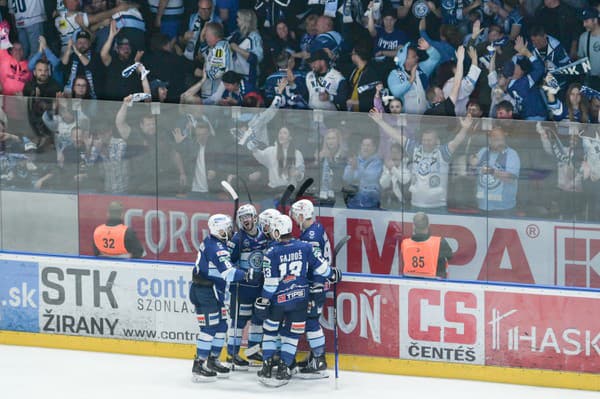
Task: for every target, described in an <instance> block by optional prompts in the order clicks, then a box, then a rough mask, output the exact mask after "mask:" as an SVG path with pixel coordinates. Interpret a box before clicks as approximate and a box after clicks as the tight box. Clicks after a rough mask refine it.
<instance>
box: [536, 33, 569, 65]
mask: <svg viewBox="0 0 600 399" xmlns="http://www.w3.org/2000/svg"><path fill="white" fill-rule="evenodd" d="M529 34H530V39H531V43H530V44H529V45H528V46H527V47H528V49H529V51H531V53H532V54H535V55H536V56H537V57H538V58H539V59H540V60H541V61H542V62H543V63H544V66H545V67H546V71H552V70H553V69H556V68H560V67H562V66H565V65H567V64H569V63H570V62H571V59H570V58H569V54H568V53H567V50H565V48H564V47H563V46H562V44H560V42H559V41H558V39H556V38H554V37H552V36H550V35H548V34H546V31H545V30H544V27H543V26H539V25H538V26H533V27H532V28H531V29H530V31H529Z"/></svg>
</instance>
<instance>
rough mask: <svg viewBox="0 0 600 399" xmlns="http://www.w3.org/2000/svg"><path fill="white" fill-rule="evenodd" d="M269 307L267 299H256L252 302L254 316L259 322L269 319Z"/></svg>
mask: <svg viewBox="0 0 600 399" xmlns="http://www.w3.org/2000/svg"><path fill="white" fill-rule="evenodd" d="M269 306H271V301H270V300H269V299H268V298H263V297H258V298H256V301H255V302H254V314H255V315H256V317H257V318H258V319H260V320H266V319H267V317H269Z"/></svg>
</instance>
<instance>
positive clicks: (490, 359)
mask: <svg viewBox="0 0 600 399" xmlns="http://www.w3.org/2000/svg"><path fill="white" fill-rule="evenodd" d="M514 291H517V290H516V289H515V290H514ZM514 291H513V292H490V291H488V292H486V293H485V315H486V326H485V328H486V342H485V346H486V348H485V352H486V364H487V365H497V366H509V367H525V368H539V369H550V370H564V371H578V372H587V373H599V372H600V318H598V317H596V315H597V313H598V307H599V304H600V301H599V300H598V298H593V297H590V298H586V297H580V296H574V295H573V296H569V294H568V293H566V294H565V293H561V294H558V293H557V294H556V295H544V294H529V293H517V292H514Z"/></svg>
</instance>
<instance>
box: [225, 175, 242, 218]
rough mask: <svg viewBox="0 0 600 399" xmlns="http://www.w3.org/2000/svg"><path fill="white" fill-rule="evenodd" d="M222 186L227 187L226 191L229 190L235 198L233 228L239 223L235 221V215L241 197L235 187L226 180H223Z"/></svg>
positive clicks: (233, 198) (230, 194) (232, 197)
mask: <svg viewBox="0 0 600 399" xmlns="http://www.w3.org/2000/svg"><path fill="white" fill-rule="evenodd" d="M221 186H222V187H223V189H225V191H227V193H228V194H229V196H230V197H231V199H232V200H233V215H231V216H232V219H231V220H232V222H233V228H234V229H235V226H236V225H237V223H236V222H235V217H236V216H237V210H238V207H239V206H240V197H239V196H238V194H237V192H236V191H235V189H234V188H233V187H232V186H231V184H229V183H228V182H226V181H225V180H221Z"/></svg>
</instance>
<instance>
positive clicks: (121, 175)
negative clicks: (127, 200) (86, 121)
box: [92, 119, 129, 194]
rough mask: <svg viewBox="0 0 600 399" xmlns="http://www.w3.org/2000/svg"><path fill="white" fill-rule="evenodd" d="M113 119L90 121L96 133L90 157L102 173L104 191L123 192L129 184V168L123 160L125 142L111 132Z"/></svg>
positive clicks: (109, 192)
mask: <svg viewBox="0 0 600 399" xmlns="http://www.w3.org/2000/svg"><path fill="white" fill-rule="evenodd" d="M113 128H114V123H113V121H110V120H109V121H106V120H103V119H100V120H95V121H94V123H92V132H94V133H95V135H96V140H94V142H93V147H92V158H93V161H94V162H95V163H96V164H98V167H99V168H100V169H101V170H102V172H103V174H104V192H105V193H108V194H124V193H126V192H127V188H128V185H129V168H128V165H127V162H126V161H125V155H126V151H127V143H126V142H125V140H123V139H122V138H121V137H116V136H115V135H114V133H113Z"/></svg>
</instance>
